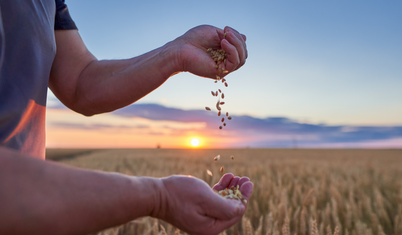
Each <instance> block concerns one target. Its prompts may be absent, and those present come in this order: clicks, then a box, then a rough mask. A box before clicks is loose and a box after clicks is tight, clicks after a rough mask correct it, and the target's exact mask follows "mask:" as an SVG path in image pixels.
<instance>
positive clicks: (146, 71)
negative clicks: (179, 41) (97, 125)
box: [74, 44, 178, 115]
mask: <svg viewBox="0 0 402 235" xmlns="http://www.w3.org/2000/svg"><path fill="white" fill-rule="evenodd" d="M173 50H174V48H171V46H170V44H166V45H165V46H163V47H160V48H158V49H155V50H153V51H151V52H148V53H146V54H143V55H141V56H138V57H135V58H132V59H127V60H102V61H93V62H92V63H90V64H89V65H88V66H87V67H86V68H85V69H84V70H83V71H82V73H81V75H80V76H79V79H78V83H77V86H76V97H75V98H76V100H77V101H78V102H76V105H75V107H74V110H76V111H78V112H80V113H83V114H85V115H93V114H97V113H104V112H110V111H113V110H116V109H118V108H122V107H124V106H126V105H129V104H131V103H133V102H135V101H137V100H139V99H141V98H142V97H144V96H146V95H147V94H148V93H150V92H151V91H153V90H155V89H156V88H158V87H159V86H160V85H162V84H163V83H164V82H165V81H166V80H167V79H168V78H169V77H170V76H171V75H172V74H174V73H176V72H178V71H177V68H176V67H177V66H176V64H177V63H176V61H175V59H174V54H173V52H172V51H173Z"/></svg>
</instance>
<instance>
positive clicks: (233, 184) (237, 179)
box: [228, 176, 240, 188]
mask: <svg viewBox="0 0 402 235" xmlns="http://www.w3.org/2000/svg"><path fill="white" fill-rule="evenodd" d="M239 180H240V177H239V176H236V177H233V178H232V180H231V181H230V183H229V185H228V188H231V187H232V186H233V187H236V186H237V184H238V183H239Z"/></svg>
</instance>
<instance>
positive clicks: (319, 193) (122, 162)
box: [59, 148, 402, 235]
mask: <svg viewBox="0 0 402 235" xmlns="http://www.w3.org/2000/svg"><path fill="white" fill-rule="evenodd" d="M86 151H87V150H86ZM217 151H219V152H217ZM80 153H81V154H80V156H79V157H75V158H62V159H61V160H59V161H60V162H62V163H65V164H68V165H72V166H75V167H81V168H89V169H96V170H102V171H108V172H120V173H123V174H128V175H144V176H149V177H165V176H169V175H172V174H182V175H193V176H195V177H198V178H200V179H202V180H204V181H205V182H207V183H208V184H209V185H210V186H212V185H214V184H215V183H216V182H217V179H218V178H214V177H218V174H217V173H219V175H220V172H219V168H220V167H221V166H224V167H225V171H228V170H229V168H230V171H231V172H232V173H233V174H234V175H239V176H240V175H244V176H248V177H249V178H250V179H251V181H252V182H253V183H254V190H253V194H252V196H251V198H250V200H249V202H248V203H251V205H254V201H256V202H257V203H258V207H259V208H254V207H248V208H247V210H246V212H245V215H244V218H247V219H249V220H250V221H251V224H252V225H253V226H254V227H253V228H255V229H257V227H258V224H259V219H260V217H261V216H264V221H265V222H264V225H263V232H262V234H263V235H266V234H269V235H273V234H277V235H282V231H281V230H282V228H283V224H284V219H285V217H286V216H288V217H289V219H290V234H291V235H295V234H296V235H310V233H311V219H316V223H317V229H318V232H319V234H320V235H326V232H327V231H326V228H327V226H328V225H331V228H332V233H333V234H335V231H336V230H337V229H336V226H337V227H338V228H339V233H338V235H346V234H348V235H359V234H373V235H385V234H388V235H394V234H398V235H400V234H402V226H401V224H402V219H401V218H402V204H401V202H402V201H401V200H402V182H401V181H400V179H401V178H402V169H401V167H400V166H402V158H401V156H402V150H397V149H395V150H378V149H376V150H350V149H348V150H328V149H321V150H311V149H253V148H239V149H219V150H216V149H197V151H194V149H187V150H186V149H181V150H173V149H156V148H155V149H124V150H123V149H121V150H119V149H113V150H105V149H103V150H96V151H94V150H92V151H91V152H87V153H85V154H82V150H81V151H80ZM217 154H220V156H221V159H220V160H219V161H218V162H213V161H211V160H212V158H213V157H215V156H216V155H217ZM231 155H236V156H235V158H236V159H235V160H236V161H231V160H229V157H230V156H231ZM211 156H212V157H211ZM228 161H230V162H228ZM217 163H219V165H216V164H217ZM229 164H230V165H229ZM211 165H212V166H211ZM200 166H201V167H202V168H201V170H200ZM211 167H217V169H212V170H211V171H212V172H213V173H214V175H213V177H211V176H210V175H209V174H207V172H206V169H207V168H208V169H211ZM311 189H313V190H314V191H313V192H312V193H309V192H310V190H311ZM334 189H336V191H334ZM337 192H338V193H339V197H340V198H338V196H336V195H337V194H338V193H337ZM379 193H380V194H381V197H380V196H379ZM309 194H310V195H309ZM307 195H309V196H308V197H307ZM306 198H308V199H307V200H305V199H306ZM332 198H333V199H334V200H335V201H336V205H335V204H333V203H332ZM367 198H370V201H371V203H370V204H371V205H370V208H371V211H370V213H374V214H375V215H376V216H373V214H368V211H367V209H368V208H369V207H368V206H365V205H364V204H365V203H367V202H366V201H368V200H367ZM338 200H339V201H338ZM303 204H304V205H303ZM327 205H329V206H328V209H329V214H328V216H329V218H328V219H326V218H325V217H326V216H327V215H326V210H327ZM381 208H384V209H385V210H386V214H385V215H384V214H383V212H382V209H381ZM335 211H336V216H337V217H338V219H336V220H339V222H335V217H334V216H335V215H334V213H335ZM375 217H377V218H378V221H377V220H376V221H374V218H375ZM388 220H390V221H391V223H389V222H388ZM139 221H140V222H139ZM153 224H154V221H153V220H152V219H150V218H149V219H147V218H144V219H141V220H138V221H137V222H136V223H131V222H130V223H127V224H124V225H121V226H119V227H118V228H120V229H119V232H118V233H119V234H120V235H131V234H151V233H149V231H150V228H152V226H153ZM159 224H163V226H164V227H165V228H166V231H167V233H168V234H169V235H170V234H173V232H174V231H175V228H174V227H173V226H171V225H167V223H166V222H164V221H161V220H160V221H159ZM275 224H276V225H275ZM374 224H377V225H376V226H377V227H376V228H374V227H373V226H374ZM158 226H159V225H158ZM116 231H117V228H111V229H108V230H107V232H106V231H105V232H102V233H101V232H100V231H99V232H98V235H101V234H103V235H104V234H115V233H116ZM169 231H171V232H170V233H169ZM159 232H160V228H159ZM226 232H227V234H228V235H242V234H243V232H242V227H241V223H239V224H236V225H234V226H233V227H231V228H229V229H227V230H226ZM181 234H182V235H187V234H186V233H184V232H181ZM254 234H255V233H254Z"/></svg>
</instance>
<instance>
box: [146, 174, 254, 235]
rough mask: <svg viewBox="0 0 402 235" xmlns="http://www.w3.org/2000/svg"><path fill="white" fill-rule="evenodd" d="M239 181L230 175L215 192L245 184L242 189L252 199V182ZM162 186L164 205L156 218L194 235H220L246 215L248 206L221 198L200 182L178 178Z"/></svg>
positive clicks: (157, 210)
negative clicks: (221, 188) (219, 189)
mask: <svg viewBox="0 0 402 235" xmlns="http://www.w3.org/2000/svg"><path fill="white" fill-rule="evenodd" d="M237 179H238V177H237V178H235V177H233V174H226V175H225V176H224V177H222V179H221V180H220V182H219V184H218V185H219V186H215V188H217V189H218V188H220V187H225V186H226V187H228V186H231V185H232V184H233V186H237V185H240V184H242V185H241V186H240V189H241V190H243V191H242V193H243V192H244V196H245V197H246V198H247V199H248V198H249V196H250V195H251V191H252V188H253V184H252V183H251V182H250V181H249V180H248V178H247V179H246V178H242V179H243V180H240V178H239V180H237ZM162 182H163V188H162V189H161V192H160V195H161V198H160V199H161V200H160V202H161V204H160V205H159V206H158V208H157V209H155V210H154V212H153V214H152V216H154V217H157V218H160V219H163V220H165V221H167V222H169V223H171V224H172V225H174V226H176V227H177V228H179V229H181V230H183V231H185V232H188V233H190V234H208V235H211V234H218V233H220V232H222V231H223V230H225V229H227V228H229V227H231V226H233V225H234V224H235V223H237V222H238V221H239V220H240V219H241V217H242V216H243V214H244V212H245V209H246V205H245V204H243V203H242V202H240V201H237V200H230V199H226V198H223V197H221V196H219V195H218V194H217V193H215V192H213V190H212V189H211V188H210V187H209V186H208V184H206V183H205V182H204V181H202V180H200V179H197V178H194V177H190V176H177V175H176V176H170V177H167V178H163V179H162Z"/></svg>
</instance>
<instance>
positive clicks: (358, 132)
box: [113, 104, 402, 148]
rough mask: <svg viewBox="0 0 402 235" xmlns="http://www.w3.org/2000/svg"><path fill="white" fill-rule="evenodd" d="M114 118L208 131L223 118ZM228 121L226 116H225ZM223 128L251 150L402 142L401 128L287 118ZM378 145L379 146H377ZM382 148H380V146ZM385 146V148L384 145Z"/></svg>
mask: <svg viewBox="0 0 402 235" xmlns="http://www.w3.org/2000/svg"><path fill="white" fill-rule="evenodd" d="M113 114H114V115H118V116H122V117H127V118H132V117H140V118H145V119H150V120H155V121H175V122H184V123H186V122H203V123H205V124H206V125H205V130H206V131H208V130H217V128H218V126H219V125H221V124H222V123H221V121H220V119H221V117H218V116H217V114H216V112H213V111H210V112H208V111H205V110H184V109H178V108H169V107H165V106H162V105H157V104H133V105H130V106H128V107H125V108H123V109H120V110H117V111H115V112H113ZM224 117H225V118H226V116H224ZM226 123H227V127H226V128H224V130H223V132H221V133H225V130H226V131H227V132H230V133H231V135H237V136H242V137H243V141H242V142H241V143H239V144H242V145H243V146H250V147H291V146H296V145H297V146H299V147H303V146H306V147H307V146H308V147H314V146H317V147H318V146H346V147H353V146H357V147H359V146H368V145H369V144H370V143H371V144H373V145H376V143H377V142H378V141H381V142H384V141H386V140H390V139H398V138H402V126H393V127H383V126H350V125H347V126H346V125H345V126H343V125H338V126H330V125H325V124H306V123H300V122H298V121H297V120H293V119H289V118H286V117H268V118H263V119H261V118H256V117H251V116H247V115H241V116H238V115H232V120H230V121H229V120H226ZM376 141H377V142H376ZM378 145H379V144H378ZM381 146H382V145H381ZM392 146H397V147H398V146H399V147H401V148H402V142H401V143H399V142H398V141H393V145H392Z"/></svg>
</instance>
